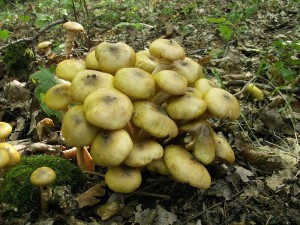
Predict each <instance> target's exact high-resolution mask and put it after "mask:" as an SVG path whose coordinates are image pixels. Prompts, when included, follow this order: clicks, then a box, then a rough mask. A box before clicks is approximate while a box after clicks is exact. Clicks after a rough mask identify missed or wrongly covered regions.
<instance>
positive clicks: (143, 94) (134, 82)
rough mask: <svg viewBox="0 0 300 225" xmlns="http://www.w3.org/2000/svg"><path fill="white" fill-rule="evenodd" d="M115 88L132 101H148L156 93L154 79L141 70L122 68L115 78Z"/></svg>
mask: <svg viewBox="0 0 300 225" xmlns="http://www.w3.org/2000/svg"><path fill="white" fill-rule="evenodd" d="M113 83H114V87H115V88H116V89H118V90H119V91H121V92H123V93H124V94H125V95H127V96H128V97H129V98H130V99H133V100H136V99H148V98H149V97H151V96H152V95H153V94H154V93H155V81H154V79H153V77H152V76H151V75H150V74H149V73H148V72H146V71H144V70H142V69H140V68H122V69H119V70H118V71H117V72H116V74H115V76H114V81H113Z"/></svg>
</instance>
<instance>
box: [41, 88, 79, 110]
mask: <svg viewBox="0 0 300 225" xmlns="http://www.w3.org/2000/svg"><path fill="white" fill-rule="evenodd" d="M73 101H74V99H73V97H72V96H71V84H70V83H62V84H56V85H54V86H53V87H51V88H50V89H49V90H48V91H47V92H46V94H45V96H44V102H45V104H46V105H47V106H48V107H49V109H55V110H61V109H65V108H67V107H68V105H70V104H71V103H73Z"/></svg>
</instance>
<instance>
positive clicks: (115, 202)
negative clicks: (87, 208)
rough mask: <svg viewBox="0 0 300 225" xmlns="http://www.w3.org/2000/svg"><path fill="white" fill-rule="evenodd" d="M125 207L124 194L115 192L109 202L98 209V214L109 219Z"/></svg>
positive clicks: (104, 218) (103, 218)
mask: <svg viewBox="0 0 300 225" xmlns="http://www.w3.org/2000/svg"><path fill="white" fill-rule="evenodd" d="M123 208H124V196H123V195H122V194H118V193H113V194H112V195H111V196H110V197H109V199H108V200H107V202H106V203H105V204H103V205H101V206H99V207H98V208H97V209H96V214H97V215H98V216H100V217H101V219H102V220H108V219H109V218H111V217H112V216H114V215H116V214H117V213H118V212H120V210H122V209H123Z"/></svg>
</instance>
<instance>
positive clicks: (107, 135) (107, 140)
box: [102, 131, 111, 144]
mask: <svg viewBox="0 0 300 225" xmlns="http://www.w3.org/2000/svg"><path fill="white" fill-rule="evenodd" d="M102 137H103V140H104V143H105V144H108V143H110V141H111V138H110V137H111V135H110V133H109V132H105V131H104V132H103V134H102Z"/></svg>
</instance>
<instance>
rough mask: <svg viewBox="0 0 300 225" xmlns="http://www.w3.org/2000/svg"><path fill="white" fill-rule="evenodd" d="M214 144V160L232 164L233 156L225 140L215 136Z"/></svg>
mask: <svg viewBox="0 0 300 225" xmlns="http://www.w3.org/2000/svg"><path fill="white" fill-rule="evenodd" d="M214 142H215V146H216V160H219V161H222V162H225V163H229V164H233V163H234V161H235V155H234V151H233V150H232V148H231V146H230V145H229V143H228V142H227V140H226V139H225V138H224V137H222V136H221V135H218V134H215V135H214Z"/></svg>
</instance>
